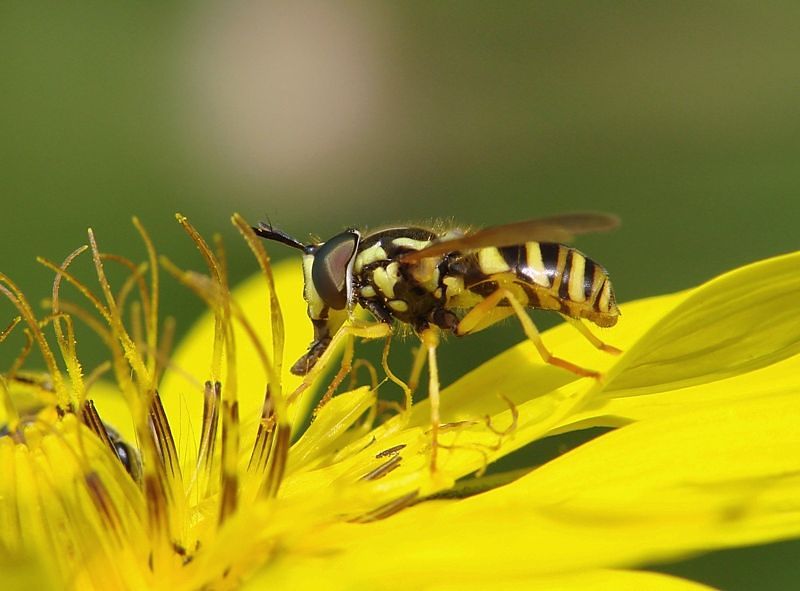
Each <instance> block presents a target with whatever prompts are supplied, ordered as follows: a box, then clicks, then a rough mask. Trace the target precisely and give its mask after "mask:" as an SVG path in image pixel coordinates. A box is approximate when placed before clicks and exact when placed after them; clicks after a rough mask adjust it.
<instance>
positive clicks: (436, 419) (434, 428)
mask: <svg viewBox="0 0 800 591" xmlns="http://www.w3.org/2000/svg"><path fill="white" fill-rule="evenodd" d="M419 336H420V339H421V340H422V347H421V348H422V349H423V350H424V351H426V352H427V354H428V400H429V401H430V405H431V472H436V455H437V452H438V451H439V449H438V448H439V425H440V423H441V417H440V416H439V366H438V365H437V363H436V347H438V346H439V332H438V329H436V328H428V329H425V330H424V331H423V332H422V334H420V335H419Z"/></svg>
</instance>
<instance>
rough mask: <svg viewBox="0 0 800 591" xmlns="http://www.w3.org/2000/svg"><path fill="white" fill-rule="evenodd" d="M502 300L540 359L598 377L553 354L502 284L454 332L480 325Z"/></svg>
mask: <svg viewBox="0 0 800 591" xmlns="http://www.w3.org/2000/svg"><path fill="white" fill-rule="evenodd" d="M503 300H506V301H507V302H508V303H509V305H510V306H511V308H512V309H513V310H514V314H516V316H517V318H518V319H519V321H520V324H522V330H523V331H524V332H525V336H527V337H528V340H529V341H531V342H532V343H533V345H534V346H535V347H536V350H537V351H538V352H539V355H540V356H541V358H542V361H544V362H545V363H547V364H549V365H554V366H556V367H560V368H561V369H566V370H567V371H569V372H572V373H574V374H576V375H579V376H581V377H585V378H594V379H600V377H601V375H600V373H599V372H597V371H594V370H591V369H586V368H584V367H581V366H579V365H575V364H574V363H572V362H571V361H567V360H566V359H562V358H561V357H556V356H555V355H553V354H552V353H551V352H550V350H549V349H548V348H547V347H546V346H545V344H544V342H543V341H542V336H541V334H539V329H538V328H536V325H535V324H534V323H533V320H531V317H530V316H528V313H527V312H526V310H525V307H524V306H523V305H522V303H521V302H520V301H519V300H518V299H517V297H516V296H515V295H514V294H513V293H512V292H511V291H510V290H509V289H507V288H505V287H502V286H501V287H499V288H498V289H497V290H496V291H494V292H492V293H491V294H489V295H488V296H487V297H486V298H485V299H484V300H483V301H482V302H480V303H479V304H478V305H476V306H475V307H474V308H472V310H470V311H469V313H467V315H466V316H464V318H463V319H462V320H461V322H460V323H459V325H458V327H456V334H459V335H464V334H469V333H470V332H472V331H473V330H474V327H476V326H480V325H481V324H482V321H483V320H484V318H485V316H487V315H489V314H491V313H492V311H493V310H494V308H495V307H497V306H498V305H500V303H501V302H502V301H503ZM584 328H585V327H584Z"/></svg>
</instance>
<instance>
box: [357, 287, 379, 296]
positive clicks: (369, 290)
mask: <svg viewBox="0 0 800 591" xmlns="http://www.w3.org/2000/svg"><path fill="white" fill-rule="evenodd" d="M361 295H362V296H364V297H365V298H374V297H375V296H376V295H377V293H376V292H375V288H374V287H372V286H371V285H365V286H364V287H362V288H361Z"/></svg>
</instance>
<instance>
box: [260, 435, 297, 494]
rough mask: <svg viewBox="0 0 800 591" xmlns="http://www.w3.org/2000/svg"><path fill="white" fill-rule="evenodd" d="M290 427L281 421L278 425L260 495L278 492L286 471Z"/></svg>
mask: <svg viewBox="0 0 800 591" xmlns="http://www.w3.org/2000/svg"><path fill="white" fill-rule="evenodd" d="M290 435H291V427H290V426H289V425H288V424H286V423H282V424H280V425H279V426H278V429H277V431H276V434H275V439H274V443H273V445H272V449H271V450H270V465H269V468H268V471H267V477H266V479H265V480H264V484H263V486H262V489H261V493H262V495H264V496H266V497H269V498H272V497H274V496H275V495H277V494H278V489H280V486H281V482H282V481H283V475H284V473H285V472H286V461H287V459H288V457H289V445H290Z"/></svg>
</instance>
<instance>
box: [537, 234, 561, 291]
mask: <svg viewBox="0 0 800 591" xmlns="http://www.w3.org/2000/svg"><path fill="white" fill-rule="evenodd" d="M560 250H561V245H560V244H558V243H556V242H540V243H539V251H540V252H541V253H542V266H543V267H544V270H545V272H546V273H547V276H548V277H549V278H550V284H551V285H552V284H553V281H554V280H555V277H556V275H557V274H558V252H559V251H560Z"/></svg>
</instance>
